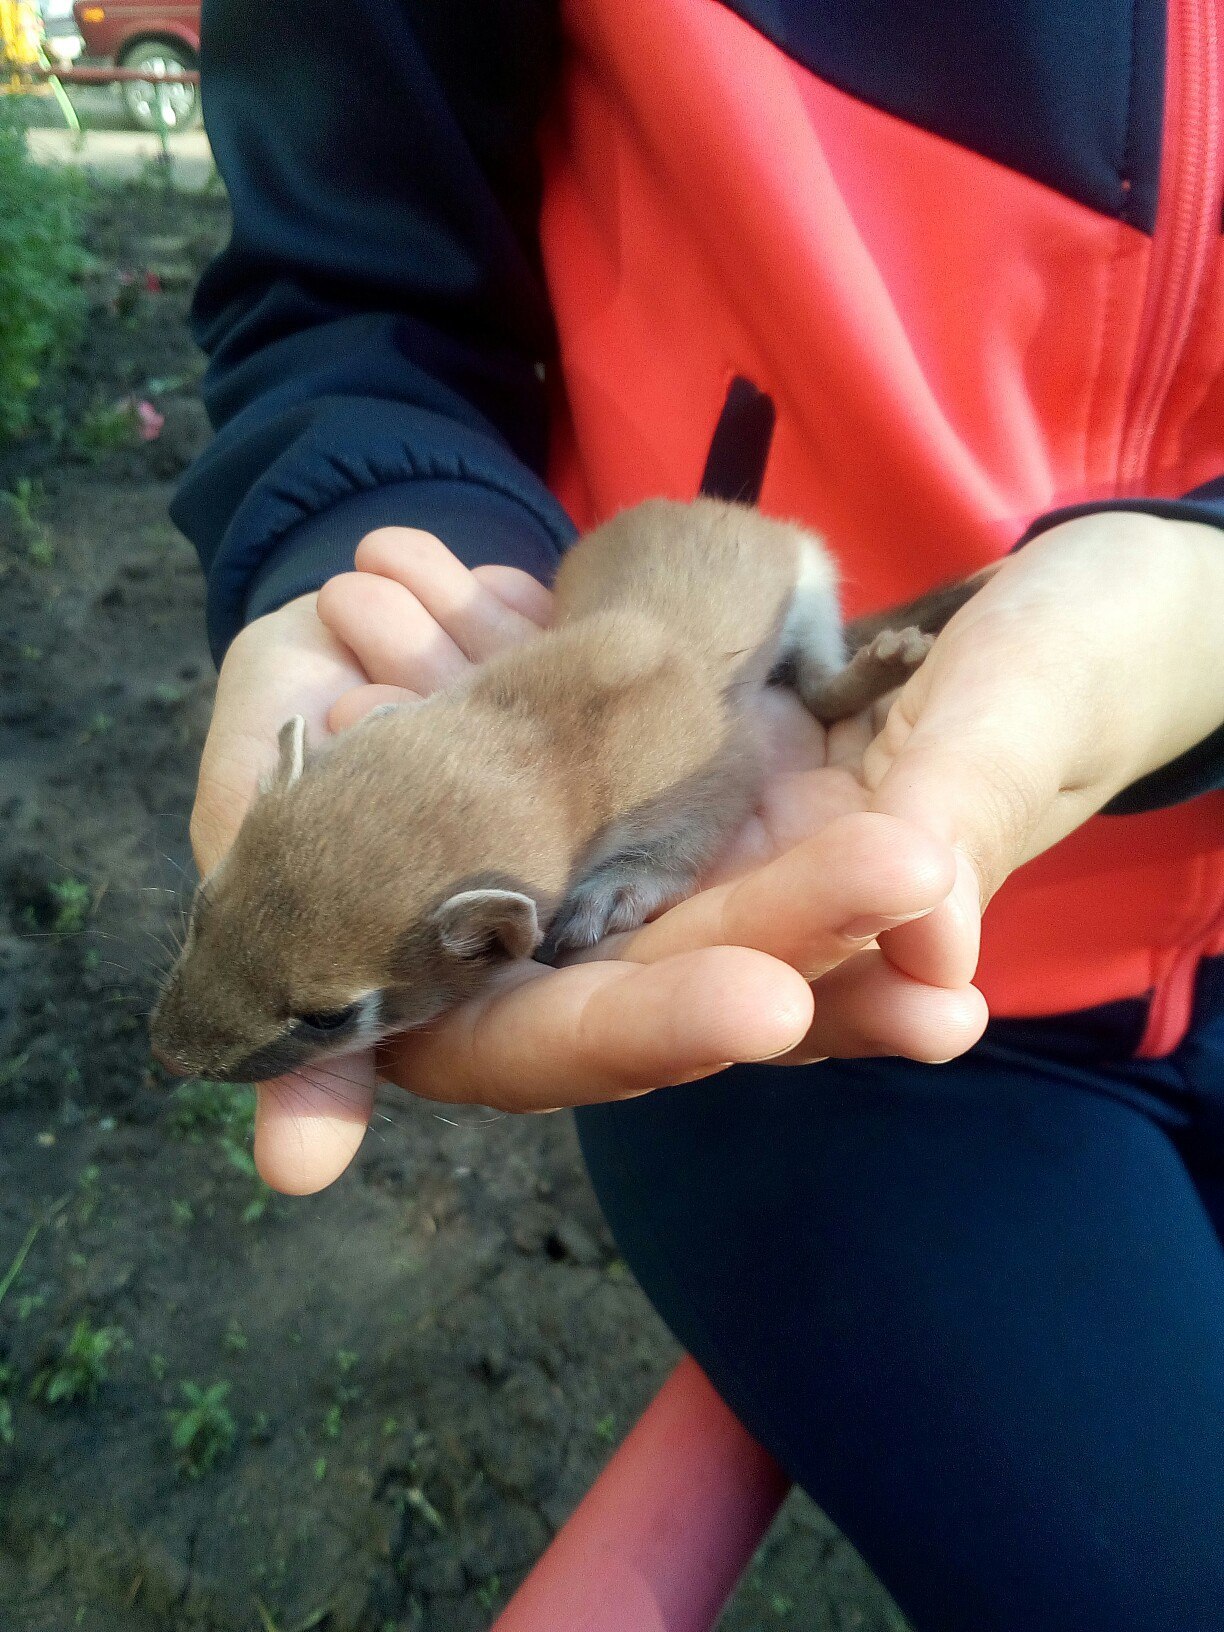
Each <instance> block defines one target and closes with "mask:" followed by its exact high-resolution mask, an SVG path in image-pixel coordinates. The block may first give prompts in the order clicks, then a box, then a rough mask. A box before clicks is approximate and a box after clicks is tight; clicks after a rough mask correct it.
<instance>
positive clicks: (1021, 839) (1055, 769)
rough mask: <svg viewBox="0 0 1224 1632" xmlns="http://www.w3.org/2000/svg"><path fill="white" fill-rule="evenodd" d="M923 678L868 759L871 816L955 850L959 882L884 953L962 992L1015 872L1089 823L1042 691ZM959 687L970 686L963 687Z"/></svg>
mask: <svg viewBox="0 0 1224 1632" xmlns="http://www.w3.org/2000/svg"><path fill="white" fill-rule="evenodd" d="M941 678H942V677H940V676H938V674H936V675H931V674H928V675H925V676H923V674H922V671H920V672H919V674H918V675H916V676H915V677H914V680H913V681H912V682H911V684H910V686H907V687H906V689H905V691H904V692H903V693H902V694H901V696H899V697H898V698H897V700H896V702H895V703H894V705H893V708H892V710H891V711H890V713H889V716H888V719H887V721H886V723H885V726H884V729H883V730H882V731H881V732H880V734H879V736H878V737H877V738H876V739H875V741H874V742H873V743H872V744H871V745H870V747H869V748H868V750H867V753H866V755H865V758H864V775H865V778H866V781H867V784H868V787H869V788H870V789H871V794H872V797H871V808H872V809H873V810H877V811H881V812H883V813H885V814H887V815H891V816H897V817H900V818H901V819H902V820H904V821H907V822H910V823H912V824H913V825H914V826H915V827H917V828H920V829H921V830H922V831H923V832H925V833H927V834H929V835H931V836H932V837H933V838H936V839H939V840H942V841H943V842H944V843H946V844H948V845H949V846H950V847H951V848H952V850H953V852H954V853H955V855H956V857H957V874H956V883H955V885H954V887H953V890H952V892H951V894H950V895H949V897H948V898H947V900H946V901H945V902H944V903H943V904H942V905H941V906H940V907H938V908H937V909H936V910H935V911H934V912H933V913H931V914H930V915H928V917H926V918H925V919H922V920H919V921H918V922H915V923H913V924H908V925H904V926H901V927H899V928H898V929H896V930H893V931H890V932H889V933H888V934H887V935H886V936H885V937H883V938H882V939H881V942H880V944H881V947H882V949H883V950H884V951H885V952H886V953H887V955H888V957H889V959H890V960H891V961H892V962H893V963H894V965H895V966H896V967H898V968H900V969H901V970H903V972H904V973H906V974H909V975H912V976H913V977H914V978H915V979H919V980H924V981H927V982H929V983H931V984H934V985H939V986H952V987H955V986H960V985H964V984H967V983H968V982H969V981H970V980H972V978H973V973H974V970H975V969H976V967H977V958H978V947H979V940H980V928H981V915H982V911H983V910H984V908H985V906H986V904H987V903H988V902H989V900H990V898H991V897H992V896H993V895H994V893H995V891H996V890H997V889H998V888H999V886H1000V885H1001V884H1002V883H1003V881H1004V880H1005V879H1006V878H1007V876H1008V874H1009V873H1011V872H1013V871H1014V870H1015V868H1017V867H1018V866H1020V865H1021V863H1022V862H1024V861H1027V860H1028V859H1029V858H1030V857H1032V856H1035V855H1037V854H1038V853H1039V852H1040V851H1041V850H1043V849H1045V848H1047V847H1048V846H1049V845H1050V844H1053V843H1054V842H1055V841H1056V840H1057V839H1059V838H1061V837H1063V835H1064V834H1065V833H1068V832H1070V831H1071V829H1072V828H1073V827H1075V826H1076V825H1077V824H1078V822H1080V821H1082V820H1084V819H1085V817H1086V816H1088V815H1089V814H1091V809H1092V806H1091V803H1090V801H1089V800H1088V798H1087V797H1086V796H1085V794H1084V793H1083V791H1082V790H1080V789H1077V788H1076V787H1074V786H1064V777H1063V775H1062V767H1063V766H1064V765H1065V764H1066V763H1067V758H1066V755H1065V752H1064V749H1065V745H1064V744H1062V743H1061V742H1060V735H1061V732H1060V727H1059V722H1058V718H1057V710H1052V709H1051V707H1050V706H1049V699H1048V698H1047V697H1045V696H1044V695H1043V694H1042V693H1043V689H1044V688H1042V687H1036V688H1026V687H1024V686H1023V685H1020V684H1016V683H1015V681H1014V677H1013V679H1010V680H1007V681H1003V680H1000V679H996V678H992V679H989V680H987V681H983V678H982V676H981V675H978V676H976V677H975V681H976V683H975V684H974V685H973V686H972V687H968V686H964V685H960V684H957V682H956V679H955V678H953V679H950V680H949V682H948V683H947V684H946V685H943V686H941V685H939V684H938V681H939V680H940V679H941ZM960 678H961V679H962V680H963V679H964V678H965V677H964V676H961V677H960Z"/></svg>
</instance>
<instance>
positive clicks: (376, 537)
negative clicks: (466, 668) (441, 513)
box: [356, 527, 536, 663]
mask: <svg viewBox="0 0 1224 1632" xmlns="http://www.w3.org/2000/svg"><path fill="white" fill-rule="evenodd" d="M356 559H357V567H358V569H359V571H360V572H363V573H365V574H367V575H371V576H372V575H375V574H377V575H380V576H381V577H383V578H384V579H385V580H387V581H393V582H395V583H397V584H400V585H401V586H402V587H403V588H405V589H407V590H410V591H411V592H412V594H413V595H415V596H416V598H417V599H418V600H419V601H420V603H421V605H422V606H423V607H424V608H425V610H426V611H427V612H428V613H429V614H430V616H431V617H433V618H434V619H435V620H436V621H437V623H438V624H439V625H440V627H441V628H442V629H444V630H445V631H446V633H447V634H448V635H449V636H450V638H451V639H452V640H453V641H454V642H455V644H456V645H457V646H458V647H459V648H460V650H461V651H462V652H463V653H464V655H465V656H466V657H467V658H468V659H469V660H470V661H471V662H473V663H483V662H484V660H485V659H486V658H488V657H492V655H493V653H494V652H500V651H501V650H503V648H505V647H507V646H516V645H517V644H518V643H519V642H520V641H521V640H524V639H526V637H527V636H528V635H531V634H534V633H535V632H536V625H535V624H534V623H533V622H532V621H531V619H530V618H526V617H524V616H523V614H522V613H521V612H516V611H514V610H513V608H512V607H510V606H508V605H507V604H506V602H505V601H503V600H501V599H500V598H499V597H498V596H497V595H495V594H494V593H493V591H492V590H491V589H489V588H486V587H485V585H484V584H482V583H481V581H480V579H479V578H477V577H476V575H475V574H474V573H473V572H471V571H470V570H469V569H468V568H467V567H465V566H464V564H463V562H462V561H460V560H459V558H458V557H457V556H455V555H453V554H452V553H451V551H450V550H448V549H447V547H446V545H445V544H443V543H442V541H441V539H438V538H435V537H434V536H433V534H432V533H424V532H421V531H420V530H419V529H418V528H415V527H380V528H379V529H378V531H377V532H373V533H368V534H367V535H366V537H365V538H363V539H362V541H361V543H360V544H359V545H358V546H357V558H356Z"/></svg>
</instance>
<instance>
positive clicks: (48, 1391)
mask: <svg viewBox="0 0 1224 1632" xmlns="http://www.w3.org/2000/svg"><path fill="white" fill-rule="evenodd" d="M130 1347H131V1344H130V1343H129V1342H128V1339H127V1334H126V1333H125V1332H124V1330H123V1327H122V1326H98V1327H95V1326H92V1325H91V1324H90V1322H89V1320H88V1318H87V1317H86V1316H84V1315H82V1317H81V1319H80V1320H78V1321H77V1323H76V1326H75V1327H74V1328H73V1332H72V1336H71V1337H70V1338H69V1339H68V1342H67V1345H66V1346H65V1348H64V1351H63V1353H62V1354H61V1355H60V1357H59V1358H58V1360H56V1361H54V1362H53V1363H52V1364H51V1365H49V1366H45V1367H44V1368H43V1369H42V1371H40V1372H39V1373H38V1375H37V1376H36V1377H35V1379H34V1383H33V1386H32V1388H31V1389H30V1394H31V1397H32V1398H34V1399H36V1400H42V1401H43V1403H44V1404H45V1405H71V1404H72V1402H73V1401H74V1400H81V1399H84V1400H92V1399H93V1398H94V1396H95V1395H96V1394H97V1392H98V1389H99V1388H100V1387H101V1385H102V1384H103V1383H104V1382H105V1381H106V1380H107V1378H108V1377H109V1376H110V1367H111V1361H112V1359H113V1358H114V1357H115V1356H116V1355H119V1354H122V1353H123V1352H124V1351H125V1350H126V1349H129V1348H130Z"/></svg>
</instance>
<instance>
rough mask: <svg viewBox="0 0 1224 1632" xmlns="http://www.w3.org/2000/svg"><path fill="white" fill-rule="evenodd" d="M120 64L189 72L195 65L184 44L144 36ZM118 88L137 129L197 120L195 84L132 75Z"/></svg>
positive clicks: (174, 127) (154, 70)
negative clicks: (155, 81) (164, 82)
mask: <svg viewBox="0 0 1224 1632" xmlns="http://www.w3.org/2000/svg"><path fill="white" fill-rule="evenodd" d="M119 66H120V67H121V68H142V69H146V70H147V71H148V72H149V73H155V74H188V73H191V72H192V71H193V70H194V69H195V68H196V66H197V64H196V60H195V57H194V55H193V54H192V53H191V52H190V51H189V50H188V49H187V47H186V46H183V45H168V44H166V43H165V42H164V41H162V40H146V41H145V42H144V44H143V45H137V46H134V47H133V48H132V49H131V50H130V51H126V52H125V53H124V55H123V56H122V58H121V59H120V63H119ZM121 89H122V91H123V102H124V106H125V107H126V108H127V111H128V117H129V119H131V121H132V123H133V124H134V125H135V126H137V128H138V129H140V130H161V129H163V128H164V129H166V130H167V131H171V132H173V131H176V130H186V129H188V128H189V127H190V126H191V125H195V124H198V123H199V120H200V87H199V86H198V85H155V84H152V83H150V81H148V80H139V79H131V80H128V81H126V82H125V83H124V84H123V85H122V86H121Z"/></svg>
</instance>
